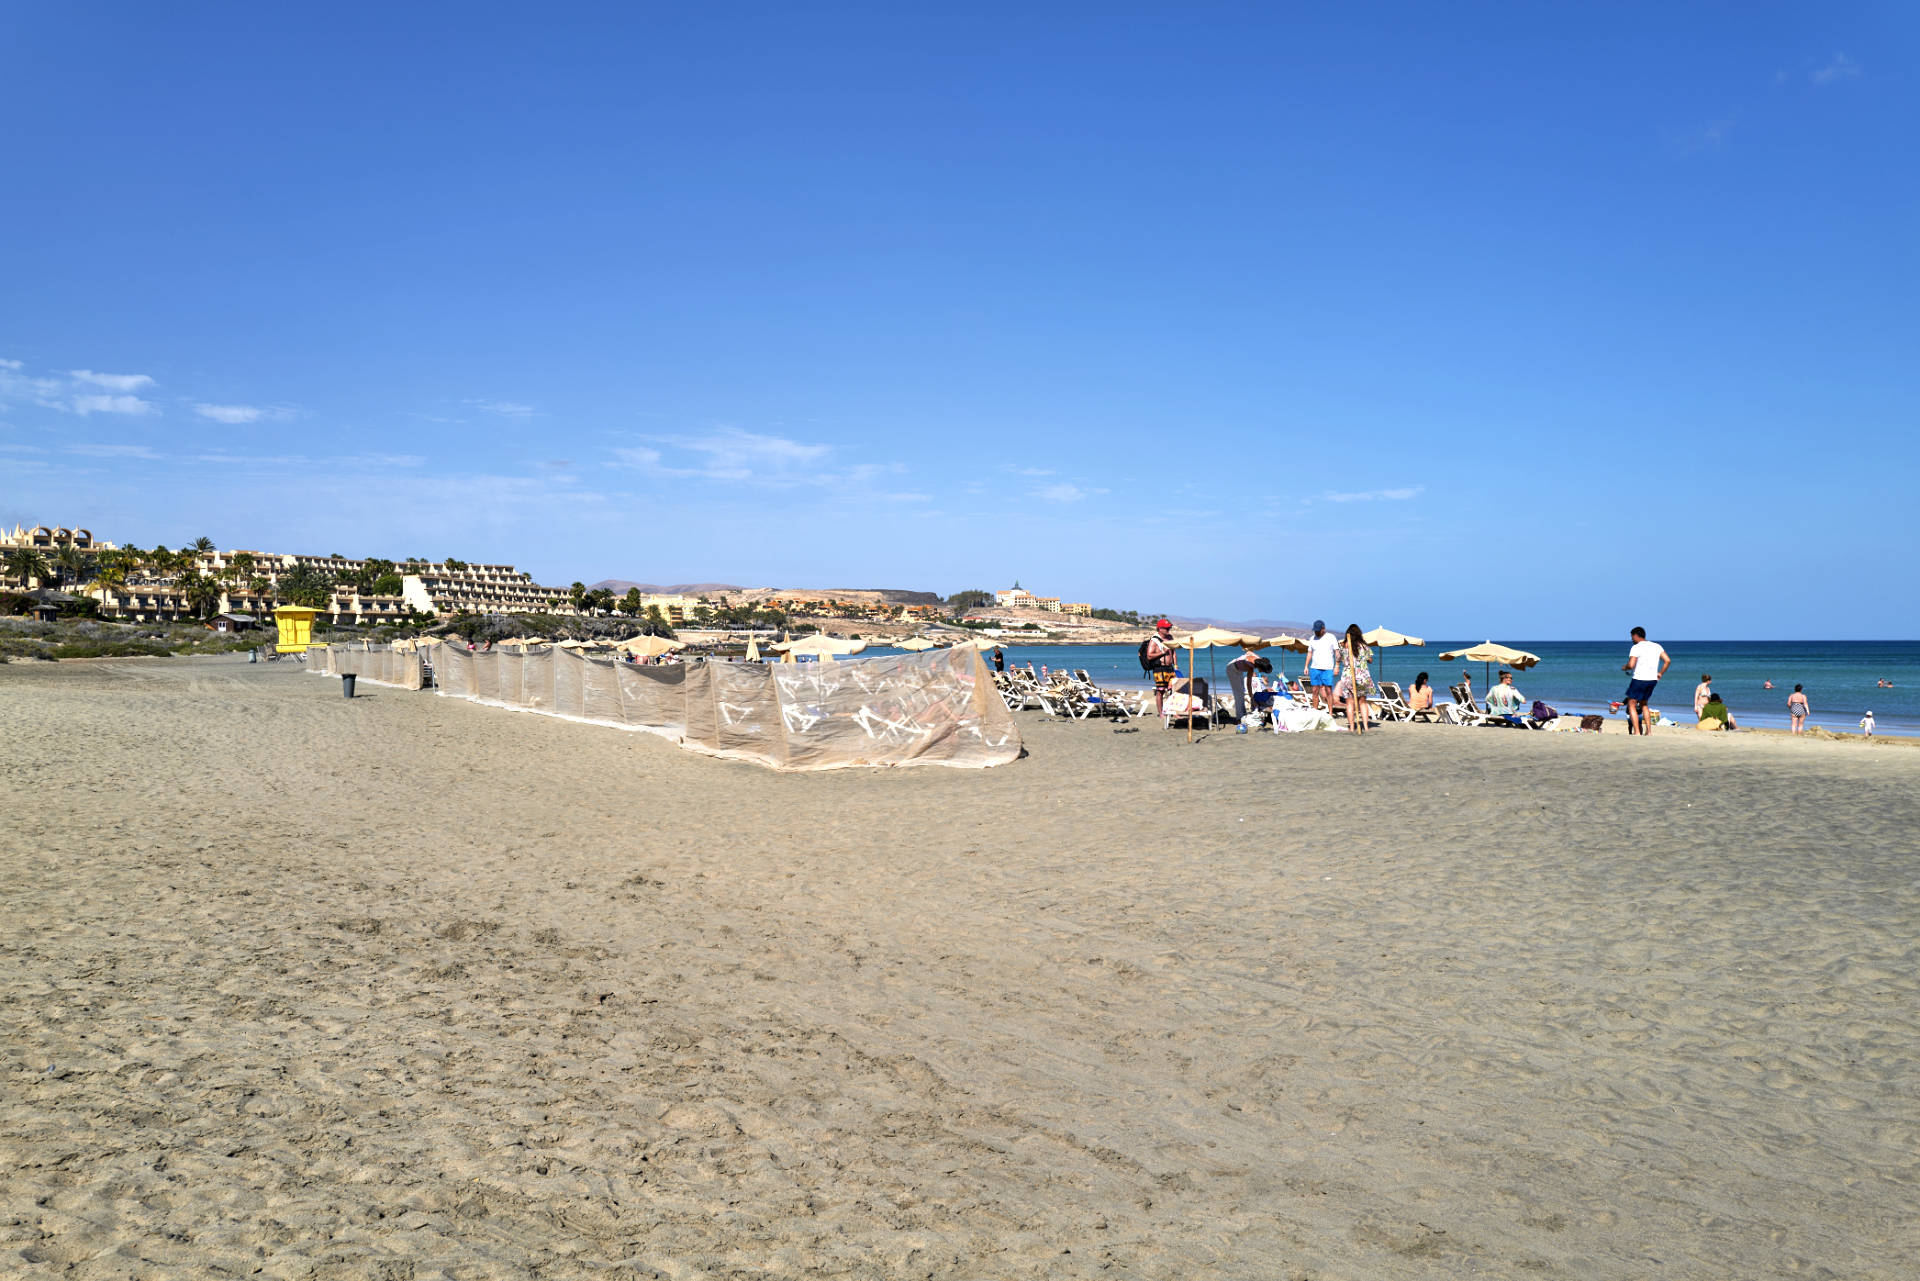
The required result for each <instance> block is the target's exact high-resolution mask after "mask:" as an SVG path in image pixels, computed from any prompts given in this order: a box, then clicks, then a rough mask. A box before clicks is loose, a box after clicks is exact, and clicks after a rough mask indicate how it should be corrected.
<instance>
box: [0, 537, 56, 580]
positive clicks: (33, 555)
mask: <svg viewBox="0 0 1920 1281" xmlns="http://www.w3.org/2000/svg"><path fill="white" fill-rule="evenodd" d="M6 560H7V575H8V577H10V578H17V579H19V580H20V586H21V587H22V588H23V589H25V588H29V587H33V586H35V585H36V584H38V583H43V582H45V581H46V580H47V579H49V578H52V577H53V567H52V566H51V565H49V564H48V563H47V556H46V553H45V552H43V551H41V550H40V549H39V548H38V547H9V548H7V558H6Z"/></svg>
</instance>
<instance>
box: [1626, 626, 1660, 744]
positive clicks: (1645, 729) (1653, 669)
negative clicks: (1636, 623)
mask: <svg viewBox="0 0 1920 1281" xmlns="http://www.w3.org/2000/svg"><path fill="white" fill-rule="evenodd" d="M1631 635H1632V639H1633V648H1631V649H1629V650H1628V651H1627V661H1626V662H1625V663H1623V664H1621V666H1620V670H1621V671H1623V672H1625V673H1627V676H1628V680H1627V695H1626V698H1625V699H1624V700H1623V701H1624V702H1625V703H1626V705H1627V732H1628V733H1629V734H1647V733H1651V732H1652V730H1653V720H1652V717H1651V716H1650V715H1649V713H1648V711H1647V707H1648V704H1649V703H1650V702H1652V700H1653V687H1654V686H1655V685H1658V684H1659V683H1660V678H1661V677H1662V676H1665V675H1666V674H1667V668H1668V666H1669V665H1671V664H1672V662H1673V656H1672V655H1671V654H1669V653H1667V651H1666V650H1664V649H1662V648H1660V646H1658V645H1656V644H1654V643H1653V642H1652V641H1650V640H1648V639H1647V629H1646V628H1644V627H1636V628H1634V629H1633V631H1632V633H1631Z"/></svg>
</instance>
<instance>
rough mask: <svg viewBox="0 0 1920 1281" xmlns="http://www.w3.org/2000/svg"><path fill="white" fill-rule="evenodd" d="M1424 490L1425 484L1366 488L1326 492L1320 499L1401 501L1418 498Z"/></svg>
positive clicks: (1357, 501)
mask: <svg viewBox="0 0 1920 1281" xmlns="http://www.w3.org/2000/svg"><path fill="white" fill-rule="evenodd" d="M1424 492H1426V486H1425V485H1414V486H1412V487H1410V488H1407V489H1366V490H1361V491H1360V492H1358V493H1347V494H1338V493H1326V494H1322V495H1321V496H1320V498H1321V501H1323V502H1329V503H1403V502H1405V501H1406V500H1407V499H1409V498H1418V497H1419V496H1420V495H1421V494H1422V493H1424Z"/></svg>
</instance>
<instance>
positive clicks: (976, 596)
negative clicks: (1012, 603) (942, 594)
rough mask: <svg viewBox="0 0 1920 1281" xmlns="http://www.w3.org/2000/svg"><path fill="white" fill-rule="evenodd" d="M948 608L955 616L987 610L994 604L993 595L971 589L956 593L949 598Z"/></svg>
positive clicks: (977, 589) (947, 601)
mask: <svg viewBox="0 0 1920 1281" xmlns="http://www.w3.org/2000/svg"><path fill="white" fill-rule="evenodd" d="M945 603H946V606H947V608H948V609H950V610H952V611H953V612H954V613H955V614H964V613H966V612H967V611H968V610H970V609H985V608H986V607H987V606H988V605H991V604H993V593H992V592H986V591H981V590H980V589H979V588H977V587H970V588H968V589H967V590H966V591H963V592H955V593H954V594H953V595H951V596H949V597H947V599H946V602H945Z"/></svg>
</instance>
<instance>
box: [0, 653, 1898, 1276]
mask: <svg viewBox="0 0 1920 1281" xmlns="http://www.w3.org/2000/svg"><path fill="white" fill-rule="evenodd" d="M363 688H364V687H363ZM365 692H366V693H367V694H369V695H370V696H368V697H362V698H359V699H356V700H354V701H351V702H349V701H347V700H344V699H342V698H341V697H340V692H339V687H338V682H336V681H332V680H322V679H319V678H316V677H312V676H308V675H306V674H305V673H304V672H303V671H301V670H300V669H299V668H298V667H296V666H295V665H293V664H290V663H284V664H271V665H267V664H263V665H258V666H249V665H247V664H245V663H242V662H239V661H237V660H234V659H205V660H200V659H195V660H149V661H127V662H112V663H93V664H61V665H59V666H57V667H56V666H54V665H50V664H11V665H8V666H5V667H0V724H4V730H5V734H4V745H5V746H4V759H3V760H0V798H3V799H4V806H5V809H4V813H5V815H6V822H5V825H4V829H0V871H4V874H5V878H6V880H5V884H6V887H7V888H6V895H5V899H4V908H0V997H3V998H4V1001H3V1003H0V1020H4V1039H3V1040H0V1072H3V1073H4V1075H3V1076H0V1080H4V1088H0V1222H4V1225H5V1226H4V1228H3V1229H0V1237H3V1239H0V1275H6V1276H29V1277H38V1276H62V1277H76V1278H105V1277H188V1276H195V1277H200V1276H228V1275H231V1276H241V1277H245V1276H256V1275H257V1276H264V1277H289V1278H291V1277H303V1278H304V1277H314V1278H335V1277H341V1278H345V1277H354V1278H358V1277H381V1278H409V1277H410V1278H425V1277H443V1276H444V1277H460V1278H470V1277H530V1276H538V1277H542V1278H557V1277H573V1276H588V1275H592V1276H615V1277H628V1276H631V1277H655V1276H664V1277H676V1278H678V1277H761V1276H768V1277H799V1276H835V1277H861V1278H865V1277H872V1278H895V1277H936V1278H985V1277H998V1278H1006V1277H1092V1276H1103V1275H1106V1276H1125V1277H1148V1278H1193V1277H1203V1276H1204V1277H1250V1278H1251V1277H1258V1278H1276V1277H1298V1278H1355V1279H1359V1278H1382V1277H1385V1278H1397V1277H1427V1276H1474V1277H1581V1278H1595V1277H1604V1278H1615V1277H1617V1278H1643V1277H1654V1276H1659V1277H1715V1278H1719V1277H1741V1278H1755V1277H1821V1276H1836V1277H1884V1278H1896V1277H1900V1278H1905V1277H1911V1276H1913V1275H1915V1273H1916V1271H1920V1232H1917V1230H1916V1227H1915V1220H1914V1206H1915V1205H1916V1204H1917V1203H1920V1167H1917V1164H1916V1162H1917V1158H1916V1154H1917V1153H1920V1093H1917V1092H1916V1087H1915V1081H1916V1076H1915V1063H1916V1061H1920V1014H1917V1013H1916V1011H1920V984H1917V983H1916V976H1917V975H1920V951H1917V950H1916V944H1915V941H1914V932H1915V923H1916V921H1920V875H1916V870H1917V868H1920V863H1917V862H1916V847H1917V846H1920V837H1917V836H1916V834H1917V833H1920V787H1916V783H1920V753H1914V752H1911V751H1899V750H1894V751H1888V750H1881V749H1879V748H1876V747H1874V746H1871V745H1867V744H1862V743H1846V742H1794V741H1790V740H1787V739H1785V738H1781V737H1773V736H1759V735H1754V736H1748V735H1731V736H1723V735H1705V734H1685V733H1675V734H1670V735H1656V736H1654V737H1653V738H1651V739H1646V740H1640V739H1633V738H1629V737H1626V736H1624V735H1559V734H1527V733H1520V732H1505V731H1488V730H1454V729H1441V728H1399V729H1392V730H1388V731H1386V732H1382V733H1379V734H1376V735H1372V736H1369V737H1366V738H1364V739H1362V738H1358V737H1356V736H1352V735H1336V734H1310V735H1297V736H1290V737H1284V738H1274V737H1272V736H1270V735H1261V736H1252V735H1249V736H1246V737H1240V736H1236V735H1232V734H1217V735H1213V736H1211V737H1208V738H1206V739H1205V740H1204V741H1202V742H1200V743H1198V744H1196V745H1193V746H1188V745H1187V744H1186V743H1185V741H1184V735H1182V734H1180V733H1178V732H1164V731H1161V730H1160V729H1159V728H1158V726H1157V725H1151V726H1149V727H1146V728H1143V729H1141V730H1140V731H1139V732H1137V733H1115V732H1114V731H1113V729H1112V728H1111V727H1109V726H1103V725H1095V724H1062V723H1058V722H1048V721H1044V720H1042V719H1040V718H1038V717H1037V716H1033V715H1026V716H1023V717H1022V728H1023V731H1024V732H1025V733H1026V736H1027V746H1028V749H1029V752H1030V753H1031V754H1030V756H1029V757H1028V758H1027V759H1024V760H1022V761H1019V762H1017V763H1015V764H1013V765H1009V766H1006V767H1003V768H1000V769H996V770H991V771H986V772H978V773H976V772H964V771H953V770H942V769H920V770H901V771H885V772H879V771H847V772H841V773H834V774H817V775H781V774H776V773H772V772H769V771H767V770H764V769H760V768H758V767H755V766H751V765H743V764H737V763H731V762H722V761H715V760H711V759H708V758H705V757H700V756H695V755H692V754H689V753H685V752H682V751H680V750H678V749H676V748H674V747H673V746H672V745H670V744H668V743H665V742H663V741H661V740H658V739H655V738H652V737H649V736H646V735H639V734H626V733H621V732H618V731H615V730H609V729H604V728H599V727H595V726H588V725H578V724H570V723H567V722H563V721H558V720H553V719H547V718H542V717H536V716H530V715H522V714H514V713H510V712H505V711H500V710H495V709H490V708H485V707H479V706H474V705H470V704H465V703H460V702H455V701H453V700H448V699H440V698H436V697H434V696H432V695H431V694H412V693H403V692H400V691H395V690H389V689H380V688H374V689H371V690H366V691H365Z"/></svg>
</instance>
